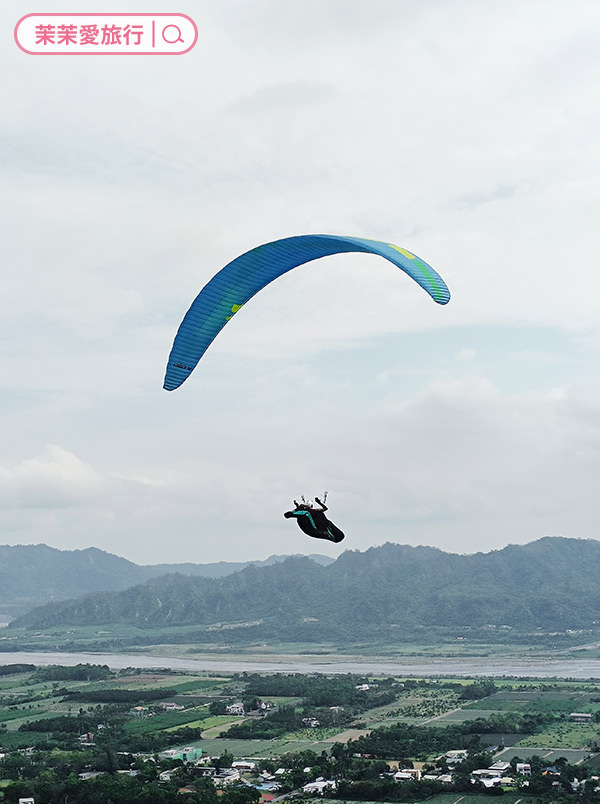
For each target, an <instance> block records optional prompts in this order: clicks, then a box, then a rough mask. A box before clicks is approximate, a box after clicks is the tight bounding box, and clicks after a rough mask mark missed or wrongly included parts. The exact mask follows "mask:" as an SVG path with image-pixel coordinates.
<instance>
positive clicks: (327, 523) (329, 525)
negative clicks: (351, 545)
mask: <svg viewBox="0 0 600 804" xmlns="http://www.w3.org/2000/svg"><path fill="white" fill-rule="evenodd" d="M325 499H327V492H325ZM315 502H316V503H318V504H319V506H320V507H319V508H315V507H314V506H313V504H312V503H311V502H306V500H305V499H304V497H303V498H302V502H301V503H298V502H296V500H294V505H295V508H294V510H293V511H286V512H285V514H284V517H285V518H286V519H292V518H293V519H295V520H296V523H297V525H298V527H299V528H300V530H302V531H303V532H304V533H306V534H307V536H312V537H313V539H327V540H328V541H330V542H335V544H338V543H339V542H341V541H342V539H344V538H345V534H344V533H343V531H341V530H340V529H339V528H338V527H337V526H336V525H334V524H333V522H332V521H331V520H330V519H328V518H327V517H326V516H325V511H327V510H328V508H327V506H326V505H325V503H324V502H321V500H320V499H319V498H318V497H315Z"/></svg>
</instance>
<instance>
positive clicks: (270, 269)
mask: <svg viewBox="0 0 600 804" xmlns="http://www.w3.org/2000/svg"><path fill="white" fill-rule="evenodd" d="M353 251H354V252H357V251H358V252H363V253H366V254H378V255H379V256H381V257H385V259H387V260H389V261H390V262H392V263H394V265H397V266H398V268H400V269H401V270H402V271H404V272H405V273H407V274H408V275H409V276H410V277H412V279H414V280H415V282H417V283H418V284H419V285H420V286H421V287H422V288H424V290H426V291H427V293H429V295H430V296H431V297H432V299H433V300H434V301H436V302H438V304H446V303H447V302H448V301H449V300H450V291H449V290H448V288H447V287H446V284H445V282H444V280H443V279H442V278H441V276H440V275H439V274H438V273H437V271H435V270H434V269H433V268H432V267H431V266H430V265H427V263H426V262H423V260H421V259H420V258H419V257H417V256H416V255H415V254H412V253H411V252H410V251H407V250H406V249H403V248H400V247H399V246H394V245H392V244H391V243H383V242H379V241H377V240H365V239H363V238H360V237H340V236H337V235H297V236H296V237H286V238H283V239H282V240H275V241H274V242H272V243H265V244H264V245H262V246H257V247H256V248H254V249H252V250H251V251H248V252H246V253H245V254H242V255H241V256H240V257H236V259H235V260H232V262H230V263H229V264H228V265H226V266H225V267H224V268H223V269H222V270H220V271H219V273H217V274H215V276H213V278H212V279H211V280H210V282H208V284H207V285H205V286H204V288H203V289H202V290H201V291H200V293H199V294H198V296H197V297H196V299H195V300H194V302H193V303H192V306H191V307H190V309H189V310H188V311H187V313H186V315H185V317H184V319H183V321H182V322H181V325H180V326H179V330H178V331H177V335H176V337H175V341H174V343H173V348H172V349H171V354H170V355H169V362H168V364H167V372H166V375H165V382H164V388H165V389H166V390H167V391H173V390H175V388H178V387H179V386H180V385H181V384H182V383H183V382H185V380H187V378H188V377H189V375H190V374H191V372H192V371H193V370H194V368H195V367H196V365H197V364H198V361H199V360H200V358H201V357H202V355H203V354H204V352H205V351H206V350H207V349H208V347H209V346H210V344H211V343H212V342H213V340H214V339H215V338H216V336H217V335H218V333H219V332H220V331H221V329H222V328H223V327H224V326H225V324H226V323H227V322H228V321H229V320H230V318H232V316H233V315H235V313H236V312H237V311H238V310H239V309H240V307H242V305H243V304H245V303H246V302H247V301H248V299H251V298H252V296H254V295H255V294H256V293H258V291H259V290H262V288H264V287H265V285H268V284H269V282H272V281H273V280H274V279H277V277H278V276H281V275H282V274H285V273H286V272H287V271H291V270H292V268H296V267H297V266H298V265H302V264H303V263H305V262H310V261H311V260H316V259H319V257H327V256H329V255H331V254H340V253H343V252H353Z"/></svg>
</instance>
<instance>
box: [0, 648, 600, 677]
mask: <svg viewBox="0 0 600 804" xmlns="http://www.w3.org/2000/svg"><path fill="white" fill-rule="evenodd" d="M20 663H23V664H36V665H46V664H58V665H63V666H73V665H76V664H85V663H90V664H107V665H108V666H109V667H111V668H113V669H114V670H121V669H123V668H125V667H139V668H141V669H144V670H150V669H152V668H170V669H172V670H191V671H197V672H206V671H208V672H216V673H220V672H228V673H242V672H249V673H253V672H261V673H356V674H357V675H393V676H420V677H434V676H467V677H472V676H488V677H495V678H498V677H501V676H509V677H520V678H526V677H529V678H577V679H586V678H594V679H600V659H582V660H573V659H565V660H561V659H555V660H552V659H546V660H544V659H540V660H538V661H534V660H531V661H524V660H518V659H514V660H513V659H510V658H502V657H493V658H490V659H454V660H453V659H440V660H438V661H429V662H421V663H411V662H399V661H398V662H393V661H384V660H377V659H364V660H361V661H356V660H352V661H343V660H339V659H331V660H328V661H322V662H317V661H314V660H307V661H302V660H284V659H282V660H273V659H265V660H264V661H261V660H259V659H254V660H243V659H240V660H237V659H232V658H229V657H207V656H202V657H198V658H194V659H192V658H187V657H186V658H181V657H179V658H173V657H168V656H164V657H161V656H149V655H146V656H145V655H143V654H135V655H128V654H125V653H123V654H121V653H58V652H56V653H45V652H44V653H42V652H39V653H37V652H31V653H28V652H14V653H4V654H2V655H0V664H20Z"/></svg>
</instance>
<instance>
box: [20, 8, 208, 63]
mask: <svg viewBox="0 0 600 804" xmlns="http://www.w3.org/2000/svg"><path fill="white" fill-rule="evenodd" d="M29 17H183V18H184V19H186V20H188V21H189V22H191V23H192V26H193V28H194V41H193V42H192V44H191V45H190V46H189V47H188V48H186V49H185V50H178V51H163V52H160V51H158V52H157V51H156V50H138V51H135V52H133V51H131V50H125V51H120V52H119V51H114V50H113V51H110V52H104V53H102V52H99V53H87V52H86V53H82V52H81V51H79V52H77V51H73V50H53V51H52V52H49V53H42V52H40V51H37V50H27V49H26V48H24V47H23V46H22V45H21V43H20V42H19V39H18V37H17V31H18V28H19V25H20V24H21V23H22V22H23V20H26V19H29ZM13 36H14V38H15V42H16V43H17V47H18V48H19V49H20V50H22V51H23V53H27V54H29V55H30V56H183V55H184V54H185V53H189V52H190V50H192V48H193V47H194V46H195V45H196V42H197V41H198V26H197V25H196V23H195V22H194V20H193V19H192V18H191V17H188V15H187V14H180V13H179V12H177V11H174V12H173V13H168V12H166V11H161V12H158V13H156V14H151V13H149V12H132V13H131V14H128V13H127V12H125V11H115V12H114V13H113V14H110V13H108V12H106V11H99V12H98V13H94V12H91V11H74V12H73V13H72V14H70V13H68V12H66V11H57V12H47V13H45V14H44V13H41V12H39V11H38V12H34V13H32V14H25V16H24V17H21V19H20V20H19V21H18V22H17V24H16V25H15V29H14V31H13Z"/></svg>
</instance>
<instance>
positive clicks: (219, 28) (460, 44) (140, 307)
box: [0, 0, 600, 561]
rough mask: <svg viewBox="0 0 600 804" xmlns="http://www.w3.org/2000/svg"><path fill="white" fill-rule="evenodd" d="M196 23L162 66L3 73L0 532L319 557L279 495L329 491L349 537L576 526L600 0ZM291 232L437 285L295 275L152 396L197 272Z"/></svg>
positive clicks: (251, 13)
mask: <svg viewBox="0 0 600 804" xmlns="http://www.w3.org/2000/svg"><path fill="white" fill-rule="evenodd" d="M167 5H168V3H167ZM131 8H132V10H138V11H148V10H149V9H148V6H147V4H146V5H143V4H142V3H141V0H134V1H133V6H132V7H131ZM59 10H60V9H59ZM67 10H68V9H67ZM79 10H80V11H86V10H88V11H89V10H94V6H93V3H92V1H91V0H82V3H80V8H79ZM161 10H169V9H164V8H162V7H161ZM176 10H177V11H181V9H180V8H178V9H176ZM191 13H192V16H193V17H194V19H195V20H196V22H197V24H198V27H199V31H200V38H199V43H198V46H197V47H196V48H195V49H194V50H193V51H192V52H191V53H189V54H187V55H186V56H183V57H178V58H177V59H152V58H150V57H147V58H143V59H142V58H140V59H135V58H129V59H85V58H80V59H77V60H73V59H69V58H68V57H66V58H53V59H44V58H42V57H38V58H34V57H29V56H27V55H25V54H24V53H22V52H21V51H19V50H18V49H17V48H16V46H15V47H14V48H4V49H3V51H2V53H1V54H0V59H1V67H2V74H3V76H4V79H3V81H2V83H1V85H0V99H1V100H2V103H3V106H4V108H7V109H10V110H11V113H10V114H9V115H5V116H4V119H3V122H2V138H0V140H1V145H0V155H1V156H2V158H1V159H0V164H1V165H2V180H3V188H4V190H5V191H4V193H3V200H2V216H3V223H4V232H5V236H4V242H3V245H4V249H3V252H4V257H3V260H4V262H3V271H2V276H1V277H0V283H1V291H2V297H3V301H4V306H3V316H2V325H1V326H2V335H3V343H4V348H3V350H2V352H1V353H0V361H1V368H2V371H1V372H0V383H1V384H2V389H3V402H2V408H1V413H2V424H3V427H2V428H0V453H1V454H2V456H3V462H4V467H3V468H2V470H1V472H0V489H1V492H0V494H1V499H2V501H3V506H4V510H3V514H2V517H3V522H2V524H3V526H4V528H5V531H4V532H5V533H7V534H10V533H12V534H16V535H15V536H14V538H18V539H25V540H27V539H28V540H31V541H36V542H39V541H44V540H46V541H50V542H51V543H52V544H55V545H56V546H82V540H87V541H86V543H96V544H98V546H101V547H105V548H106V549H111V550H113V551H114V552H120V553H123V552H124V551H127V554H128V557H130V558H134V559H136V558H137V559H140V560H145V559H146V558H147V557H149V556H152V557H153V559H154V560H157V561H159V560H160V561H162V560H170V559H171V558H173V556H174V554H175V553H176V554H177V555H176V556H175V558H174V560H188V559H189V560H204V559H205V558H206V557H208V556H209V557H210V559H211V560H212V559H218V558H223V557H230V556H231V550H232V549H233V550H235V551H236V553H238V554H240V555H242V554H243V556H244V557H245V558H252V557H256V556H258V555H262V556H265V555H267V554H268V553H269V552H283V551H285V550H288V549H290V550H298V549H302V547H305V548H306V552H310V551H311V550H314V548H315V544H314V543H310V544H306V542H305V541H300V542H299V541H298V536H297V534H296V533H295V531H294V530H291V529H290V527H286V525H288V526H289V523H286V522H284V521H283V520H282V519H281V508H282V502H281V501H282V500H285V501H286V502H285V503H284V505H287V504H288V501H289V499H291V497H292V496H293V495H294V494H298V493H302V492H305V493H309V494H314V493H315V491H316V492H317V493H319V492H320V491H322V490H323V489H322V486H324V485H329V486H331V490H332V495H333V496H332V504H335V505H336V508H337V511H339V512H340V516H341V517H342V519H343V517H344V514H346V513H347V515H348V517H349V521H350V522H351V526H350V528H347V529H348V530H349V531H352V539H351V538H350V535H349V539H348V544H349V546H351V547H354V546H360V547H367V546H368V545H369V544H371V543H378V542H379V541H382V540H385V539H387V538H391V539H398V540H400V541H413V542H414V541H419V540H423V541H427V542H429V543H433V544H439V545H440V546H445V547H449V548H452V547H453V546H458V547H460V549H465V550H467V549H469V548H473V549H480V548H481V549H484V548H486V547H492V546H498V545H500V544H502V543H505V542H506V541H509V540H513V541H515V540H527V539H530V538H534V537H536V536H538V535H542V534H543V533H546V532H563V533H565V535H580V536H586V537H590V536H595V528H596V525H595V523H596V522H597V513H598V512H597V508H596V502H595V494H594V484H596V487H597V479H598V469H599V467H598V465H597V444H598V437H597V418H598V411H597V408H596V405H595V399H594V395H595V383H596V377H595V375H596V366H597V365H598V357H599V356H600V355H599V352H600V348H599V347H600V339H599V337H598V323H597V321H598V315H597V299H596V296H597V291H598V276H597V270H596V265H597V263H598V257H599V256H600V239H599V235H598V226H597V201H598V190H599V173H598V167H599V164H600V145H599V144H598V137H597V134H596V132H597V129H598V122H599V121H598V115H599V113H598V104H597V98H596V96H597V89H596V88H597V84H598V78H599V77H600V55H599V54H598V49H597V46H596V42H597V38H598V31H599V29H600V6H598V4H597V3H596V2H592V1H591V0H574V1H573V2H571V3H570V4H569V5H568V6H567V5H566V4H559V3H554V4H548V3H547V1H546V0H503V1H502V2H500V0H491V2H487V3H481V2H478V0H459V1H458V2H455V3H452V4H449V3H447V2H441V0H437V1H435V2H429V3H422V2H419V0H403V1H402V2H398V0H373V2H370V3H368V4H367V3H364V2H363V1H362V0H306V2H302V3H287V4H282V3H279V2H276V0H258V1H257V2H253V3H247V2H244V1H243V0H219V1H218V2H217V0H205V2H202V3H200V4H197V7H196V8H195V9H193V10H192V12H191ZM21 16H22V9H21V8H20V7H19V4H18V3H16V2H15V1H14V0H11V1H10V2H7V3H5V4H4V5H3V6H2V8H1V9H0V21H2V22H3V23H4V28H5V29H6V30H11V29H12V27H13V26H14V24H15V22H16V21H17V20H18V19H19V18H20V17H21ZM310 231H316V232H319V231H322V232H324V231H331V232H339V233H349V234H353V233H356V234H358V235H363V236H367V237H374V238H381V239H384V240H390V241H391V242H396V243H398V244H399V245H402V246H406V247H408V248H410V249H411V250H412V251H415V252H416V253H418V254H420V255H422V256H423V258H425V259H426V260H427V261H428V262H430V263H431V264H432V265H434V266H435V267H436V268H438V269H439V271H440V273H441V274H442V275H443V276H444V278H445V279H446V280H447V282H448V284H449V286H450V289H451V291H452V296H453V298H452V300H451V302H450V304H449V305H447V307H445V308H441V307H439V306H437V305H435V304H433V303H432V302H431V300H430V299H428V298H427V296H426V295H425V294H424V293H423V292H422V291H421V290H420V289H419V288H417V287H415V286H414V285H413V283H411V282H410V281H409V280H407V279H406V277H404V276H402V275H401V274H399V273H398V272H397V271H396V270H395V269H394V268H393V267H392V266H389V265H387V264H385V262H384V261H382V260H377V259H376V258H369V257H366V256H360V255H344V256H343V257H340V258H335V259H328V260H323V261H320V262H319V263H314V264H312V265H307V266H304V267H303V268H302V269H299V270H298V271H296V272H293V274H290V275H287V276H285V277H283V278H282V279H280V280H278V281H277V282H276V283H274V284H273V285H272V286H270V287H269V288H267V289H266V290H265V291H263V293H261V294H259V295H258V296H257V297H256V298H255V299H254V300H253V301H252V303H251V304H249V305H247V307H245V308H244V310H243V311H241V312H240V314H239V315H237V316H236V318H235V320H234V321H232V323H231V325H229V326H228V327H227V328H226V329H225V330H224V331H223V333H222V334H221V335H220V336H219V338H218V339H217V341H216V342H215V344H214V345H213V348H212V349H211V351H210V352H209V354H207V356H206V357H205V358H204V360H203V362H202V364H201V366H200V367H199V369H198V370H197V372H196V373H195V374H194V376H193V377H192V378H191V379H190V380H189V381H188V383H186V385H185V386H184V387H183V388H182V389H180V390H179V391H177V392H175V393H173V394H166V393H164V392H163V391H162V390H161V385H162V377H163V371H164V365H165V362H166V358H167V355H168V351H169V349H170V346H171V343H172V339H173V337H174V334H175V330H176V328H177V325H178V323H179V321H180V320H181V317H182V316H183V314H184V312H185V310H186V309H187V307H188V306H189V304H190V303H191V301H192V300H193V298H194V296H195V295H196V293H197V292H198V291H199V290H200V288H201V287H202V286H203V284H204V283H205V282H206V281H207V280H208V279H209V278H210V277H211V276H212V275H213V274H214V273H215V272H216V271H217V270H218V269H219V268H221V267H222V266H223V265H224V264H225V263H227V262H228V261H230V260H231V259H232V258H233V257H234V256H236V255H237V254H239V253H241V252H242V251H245V250H247V249H249V248H252V247H254V246H255V245H257V244H258V243H261V242H265V241H267V240H272V239H275V238H277V237H280V236H286V235H291V234H298V233H302V232H310ZM48 442H50V443H54V444H61V445H62V446H61V447H54V448H51V449H50V450H49V451H47V452H45V453H42V450H43V445H44V444H45V443H48ZM31 455H38V456H40V457H38V458H35V459H32V458H31V457H30V456H31ZM76 456H86V457H85V460H82V459H81V458H80V457H76ZM354 523H356V525H355V524H354ZM6 538H10V537H9V536H8V535H7V537H6ZM318 547H319V548H320V547H322V545H318ZM207 560H208V559H207Z"/></svg>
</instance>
